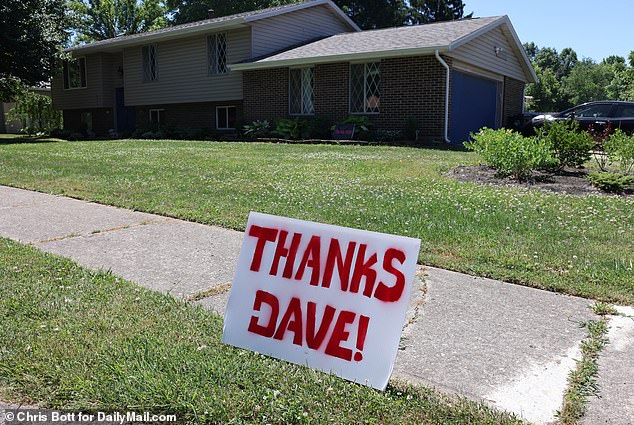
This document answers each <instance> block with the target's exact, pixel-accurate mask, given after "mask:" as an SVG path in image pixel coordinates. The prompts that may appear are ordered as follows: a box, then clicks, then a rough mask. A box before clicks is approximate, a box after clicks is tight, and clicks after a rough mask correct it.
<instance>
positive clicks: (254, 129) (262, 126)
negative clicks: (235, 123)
mask: <svg viewBox="0 0 634 425" xmlns="http://www.w3.org/2000/svg"><path fill="white" fill-rule="evenodd" d="M270 128H271V123H270V122H268V121H267V120H258V121H253V122H252V123H251V124H247V125H245V126H244V127H242V131H243V132H244V135H245V136H248V137H265V136H267V135H268V134H269V132H270Z"/></svg>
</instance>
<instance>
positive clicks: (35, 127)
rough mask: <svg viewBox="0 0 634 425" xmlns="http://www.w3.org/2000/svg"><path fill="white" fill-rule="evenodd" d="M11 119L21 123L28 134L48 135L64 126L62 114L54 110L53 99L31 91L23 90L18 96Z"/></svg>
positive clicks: (10, 115)
mask: <svg viewBox="0 0 634 425" xmlns="http://www.w3.org/2000/svg"><path fill="white" fill-rule="evenodd" d="M9 119H11V120H17V121H20V122H21V123H22V127H23V131H24V132H25V133H27V134H39V133H48V132H49V131H51V130H52V129H55V128H61V126H62V112H61V111H56V110H55V109H54V108H53V101H52V100H51V97H50V96H44V95H41V94H39V93H34V92H33V91H31V90H23V91H21V92H20V93H19V94H17V95H16V97H15V106H14V107H13V109H11V110H10V111H9Z"/></svg>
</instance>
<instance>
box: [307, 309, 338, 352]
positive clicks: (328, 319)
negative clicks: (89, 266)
mask: <svg viewBox="0 0 634 425" xmlns="http://www.w3.org/2000/svg"><path fill="white" fill-rule="evenodd" d="M316 316H317V304H315V303H313V302H309V303H308V315H307V316H306V345H308V348H312V349H313V350H319V347H321V344H322V343H323V342H324V339H325V338H326V333H328V329H330V324H331V323H332V319H333V317H335V308H334V307H331V306H329V305H327V306H326V309H325V310H324V317H322V319H321V325H319V330H318V331H317V333H315V320H316V318H317V317H316Z"/></svg>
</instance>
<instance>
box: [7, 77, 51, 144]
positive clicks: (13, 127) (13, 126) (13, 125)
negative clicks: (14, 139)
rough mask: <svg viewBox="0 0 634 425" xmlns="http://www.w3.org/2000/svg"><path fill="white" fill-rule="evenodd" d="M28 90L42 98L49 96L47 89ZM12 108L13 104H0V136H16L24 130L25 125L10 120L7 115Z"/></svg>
mask: <svg viewBox="0 0 634 425" xmlns="http://www.w3.org/2000/svg"><path fill="white" fill-rule="evenodd" d="M29 90H31V91H33V92H35V93H38V94H41V95H43V96H50V95H51V89H50V88H48V87H31V88H29ZM14 106H15V102H0V134H5V133H9V134H17V133H19V132H20V130H22V129H23V128H24V124H25V123H22V122H20V121H17V120H10V119H9V117H8V115H7V114H8V113H9V111H10V110H11V109H13V107H14Z"/></svg>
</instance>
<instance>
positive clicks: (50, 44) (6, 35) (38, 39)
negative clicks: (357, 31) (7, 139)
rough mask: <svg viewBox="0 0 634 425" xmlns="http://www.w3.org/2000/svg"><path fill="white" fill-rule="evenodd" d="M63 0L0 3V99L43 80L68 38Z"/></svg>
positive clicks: (47, 76) (52, 69)
mask: <svg viewBox="0 0 634 425" xmlns="http://www.w3.org/2000/svg"><path fill="white" fill-rule="evenodd" d="M65 6H66V4H65V0H2V1H0V99H4V100H6V99H9V98H11V97H12V96H13V95H15V94H16V92H17V91H18V90H19V88H20V87H21V86H23V85H25V84H26V85H36V84H38V83H39V82H42V81H47V80H49V79H50V78H51V76H52V75H53V74H54V72H55V64H56V60H57V58H58V57H59V55H60V54H61V46H62V45H63V44H64V43H65V42H66V40H67V39H68V33H67V31H66V27H67V21H66V17H65V13H64V12H65Z"/></svg>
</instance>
